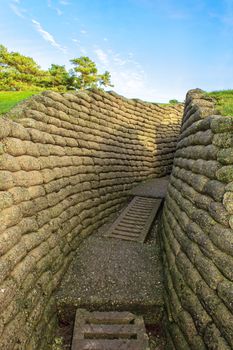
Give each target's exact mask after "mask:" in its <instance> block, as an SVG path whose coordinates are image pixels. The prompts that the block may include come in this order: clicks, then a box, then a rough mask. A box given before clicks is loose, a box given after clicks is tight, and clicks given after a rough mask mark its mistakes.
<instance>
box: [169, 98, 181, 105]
mask: <svg viewBox="0 0 233 350" xmlns="http://www.w3.org/2000/svg"><path fill="white" fill-rule="evenodd" d="M169 103H170V104H172V105H175V104H177V103H179V101H178V100H175V99H173V100H170V101H169Z"/></svg>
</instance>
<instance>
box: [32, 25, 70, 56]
mask: <svg viewBox="0 0 233 350" xmlns="http://www.w3.org/2000/svg"><path fill="white" fill-rule="evenodd" d="M32 23H33V25H34V27H35V29H36V31H37V32H38V33H39V34H40V35H41V36H42V38H43V39H44V40H45V41H47V42H48V43H50V44H51V45H52V46H53V47H55V48H57V49H58V50H60V51H62V52H63V53H65V52H66V49H65V48H64V47H62V46H61V45H60V44H58V43H57V42H56V41H55V39H54V37H53V36H52V34H50V33H49V32H47V31H46V30H44V29H43V28H42V26H41V24H40V23H39V22H37V21H35V20H34V19H32Z"/></svg>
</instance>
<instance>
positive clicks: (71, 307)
mask: <svg viewBox="0 0 233 350" xmlns="http://www.w3.org/2000/svg"><path fill="white" fill-rule="evenodd" d="M115 219H116V216H115V217H114V218H113V219H112V221H111V222H110V223H108V224H107V225H105V226H103V227H102V228H101V229H100V230H99V231H98V232H97V233H96V234H93V235H92V236H90V237H88V238H87V239H85V240H84V241H83V242H82V243H81V245H80V246H79V248H78V250H77V254H76V257H75V259H74V261H73V263H72V264H71V266H70V268H69V270H68V272H67V273H66V275H65V277H64V279H63V281H62V284H61V286H60V289H59V291H58V293H57V296H56V297H57V304H58V309H59V312H60V318H61V319H63V320H67V319H72V318H73V317H74V314H75V310H76V308H77V307H79V308H80V307H82V308H86V309H88V310H100V311H103V310H118V311H131V312H135V313H138V314H141V315H143V316H144V317H146V321H147V322H150V319H151V322H152V323H155V322H158V320H161V315H162V312H163V298H162V289H163V288H162V276H161V271H162V268H161V263H160V251H159V245H158V243H157V239H156V238H154V239H153V240H150V241H149V242H147V243H145V244H141V243H138V242H129V241H122V240H118V239H114V238H106V237H104V233H105V232H106V230H107V228H108V227H109V225H110V224H111V223H112V222H113V221H114V220H115ZM157 229H158V228H157V224H155V225H154V226H153V228H152V230H151V234H152V236H154V237H155V236H156V235H157Z"/></svg>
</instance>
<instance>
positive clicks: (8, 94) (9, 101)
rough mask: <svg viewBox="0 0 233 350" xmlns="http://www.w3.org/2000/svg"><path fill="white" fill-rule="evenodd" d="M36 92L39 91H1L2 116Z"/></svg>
mask: <svg viewBox="0 0 233 350" xmlns="http://www.w3.org/2000/svg"><path fill="white" fill-rule="evenodd" d="M35 94H38V91H37V92H35V91H0V116H1V115H2V114H3V113H6V112H8V111H9V110H10V109H11V108H13V107H14V106H15V105H16V104H17V103H19V102H21V101H23V100H25V99H26V98H28V97H30V96H32V95H35Z"/></svg>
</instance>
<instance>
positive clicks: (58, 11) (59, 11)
mask: <svg viewBox="0 0 233 350" xmlns="http://www.w3.org/2000/svg"><path fill="white" fill-rule="evenodd" d="M55 11H56V12H57V15H58V16H61V15H62V14H63V12H62V11H61V10H60V9H59V8H55Z"/></svg>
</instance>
